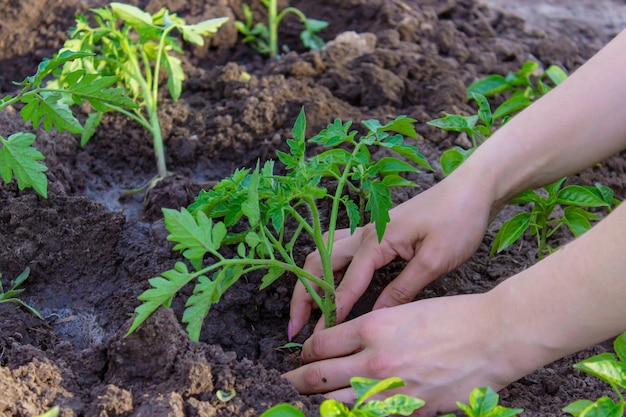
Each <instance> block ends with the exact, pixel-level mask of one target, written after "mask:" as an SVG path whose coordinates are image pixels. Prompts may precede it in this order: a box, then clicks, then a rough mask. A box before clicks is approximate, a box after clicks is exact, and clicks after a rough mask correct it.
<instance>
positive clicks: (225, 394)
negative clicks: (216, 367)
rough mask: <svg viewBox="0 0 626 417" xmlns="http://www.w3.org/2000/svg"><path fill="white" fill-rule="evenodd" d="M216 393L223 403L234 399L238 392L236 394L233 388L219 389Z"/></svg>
mask: <svg viewBox="0 0 626 417" xmlns="http://www.w3.org/2000/svg"><path fill="white" fill-rule="evenodd" d="M215 395H217V399H218V400H220V401H221V402H223V403H226V402H228V401H230V400H232V399H233V398H235V395H236V394H235V390H234V389H231V390H230V391H224V390H221V389H218V390H217V392H216V393H215Z"/></svg>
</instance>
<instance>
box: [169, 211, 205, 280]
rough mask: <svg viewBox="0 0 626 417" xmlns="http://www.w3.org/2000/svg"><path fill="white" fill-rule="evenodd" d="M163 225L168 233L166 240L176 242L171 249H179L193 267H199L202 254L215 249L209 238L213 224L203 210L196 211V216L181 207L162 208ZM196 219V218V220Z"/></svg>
mask: <svg viewBox="0 0 626 417" xmlns="http://www.w3.org/2000/svg"><path fill="white" fill-rule="evenodd" d="M162 211H163V217H164V219H165V226H166V227H167V230H168V231H169V232H170V234H169V235H168V236H167V240H169V241H172V242H177V244H176V245H175V246H174V248H173V250H178V251H181V252H182V254H183V256H184V257H185V258H187V259H189V260H190V261H191V262H192V263H193V264H194V267H196V268H199V265H201V263H202V259H203V258H204V255H205V254H206V253H207V252H209V251H216V250H217V249H216V248H214V246H213V242H212V240H211V238H212V236H211V234H212V228H213V224H212V221H211V219H209V218H208V217H207V216H206V214H204V212H201V211H199V212H197V213H196V218H194V216H193V215H192V214H191V213H189V211H187V209H186V208H182V209H181V210H180V211H177V210H173V209H168V208H164V209H162ZM196 219H197V220H196Z"/></svg>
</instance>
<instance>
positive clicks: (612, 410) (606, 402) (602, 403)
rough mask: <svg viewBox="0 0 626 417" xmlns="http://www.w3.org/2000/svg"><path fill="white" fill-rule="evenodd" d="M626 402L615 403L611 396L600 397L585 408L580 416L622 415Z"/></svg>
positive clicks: (613, 416) (618, 416) (616, 416)
mask: <svg viewBox="0 0 626 417" xmlns="http://www.w3.org/2000/svg"><path fill="white" fill-rule="evenodd" d="M625 406H626V403H624V402H619V403H617V404H616V403H615V401H613V400H612V399H611V398H608V397H600V398H598V400H597V401H596V402H595V403H593V404H591V405H589V406H588V407H587V408H585V409H584V410H583V411H582V412H581V413H580V414H579V416H580V417H622V416H623V415H624V407H625Z"/></svg>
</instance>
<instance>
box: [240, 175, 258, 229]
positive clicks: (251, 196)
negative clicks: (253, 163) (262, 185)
mask: <svg viewBox="0 0 626 417" xmlns="http://www.w3.org/2000/svg"><path fill="white" fill-rule="evenodd" d="M247 191H248V198H247V199H246V201H245V202H244V203H243V204H242V205H241V211H242V213H243V215H244V216H246V217H247V218H248V222H249V223H250V227H251V228H255V227H256V226H257V225H258V224H259V221H260V220H261V209H260V207H259V165H258V164H257V167H256V169H255V170H254V171H253V172H252V174H251V175H250V182H249V184H248V190H247Z"/></svg>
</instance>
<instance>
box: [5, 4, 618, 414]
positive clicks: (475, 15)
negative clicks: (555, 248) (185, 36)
mask: <svg viewBox="0 0 626 417" xmlns="http://www.w3.org/2000/svg"><path fill="white" fill-rule="evenodd" d="M130 3H133V4H136V5H139V6H141V7H143V8H144V9H146V10H147V11H150V12H155V11H156V10H158V9H159V8H160V7H163V6H165V7H168V8H169V9H170V10H172V11H175V12H177V13H178V14H179V15H181V16H182V17H184V18H186V19H188V20H189V21H192V22H195V21H199V20H202V19H207V18H210V17H217V16H228V17H230V18H231V19H230V22H229V23H228V24H227V25H226V26H224V27H223V28H222V29H221V30H220V31H219V32H218V33H217V34H216V35H215V36H214V37H212V38H211V42H210V43H209V44H208V45H207V46H206V47H204V48H189V50H188V54H187V55H186V58H184V66H185V70H186V72H187V75H188V79H187V81H186V83H185V85H184V92H183V95H182V98H181V99H180V100H179V101H178V102H176V103H173V102H172V101H171V100H169V99H168V98H167V97H163V98H162V101H161V103H162V104H161V107H160V113H161V116H162V125H163V136H164V138H166V148H167V163H168V168H169V169H170V171H171V172H172V176H171V177H168V178H167V179H166V180H165V181H162V182H160V183H159V184H158V185H157V186H156V187H155V188H154V189H152V190H151V191H150V192H148V193H147V194H146V195H145V196H137V197H133V198H127V199H122V200H120V199H119V198H118V197H119V195H120V194H121V192H122V191H123V190H124V189H128V188H132V187H136V186H139V185H140V184H142V183H144V182H145V181H147V180H149V179H150V178H151V177H152V176H154V174H155V170H156V167H155V162H154V156H153V153H152V145H151V142H150V138H149V136H148V133H147V132H146V131H145V130H144V129H143V128H141V127H140V126H138V125H136V124H134V123H133V122H131V121H129V120H128V119H126V118H124V117H123V116H121V115H119V114H107V115H106V116H105V119H104V121H103V124H102V126H101V127H100V129H99V130H98V132H97V133H96V135H95V137H94V138H93V139H92V140H91V142H89V144H88V145H87V146H85V147H84V148H81V147H80V145H79V138H77V137H75V136H74V135H71V134H59V133H56V132H54V131H52V132H49V133H48V132H45V131H43V129H37V130H36V131H35V133H36V134H37V142H36V145H37V147H38V148H39V149H40V150H41V151H42V152H43V154H44V155H45V156H46V160H45V163H46V165H47V166H48V167H49V171H48V172H47V176H48V179H49V181H50V184H49V188H50V189H49V198H48V199H43V198H41V197H39V196H38V195H36V194H35V193H34V192H33V191H32V190H25V191H20V190H18V188H17V185H16V184H15V183H14V182H11V183H9V184H5V183H3V182H0V240H1V241H2V246H1V247H0V271H1V272H2V274H3V276H4V278H3V279H4V281H3V283H4V284H6V283H7V282H8V280H9V279H13V278H15V277H16V276H17V275H18V274H19V273H20V272H21V271H22V270H23V269H24V268H25V267H29V268H30V269H31V275H30V277H29V278H28V280H27V281H26V283H25V286H24V288H26V291H25V292H24V293H23V294H22V295H21V297H22V299H23V300H24V301H26V302H28V303H29V304H30V305H32V306H34V307H36V308H37V309H38V310H39V311H40V312H41V313H42V315H43V316H44V317H45V319H46V321H45V322H41V321H39V320H38V319H36V318H34V317H33V316H32V315H31V314H29V313H28V312H27V311H26V310H24V309H22V308H19V307H18V306H17V305H16V304H13V303H3V304H0V392H2V395H0V415H2V416H6V417H11V416H35V415H37V414H39V413H42V412H44V411H46V410H47V409H48V408H49V407H51V406H53V405H60V406H61V409H62V412H61V415H62V416H63V417H70V416H88V417H94V416H101V417H105V416H106V417H114V416H115V417H122V416H137V417H139V416H158V417H160V416H168V417H170V416H171V417H175V416H176V417H178V416H204V417H209V416H212V417H214V416H258V415H259V414H260V413H261V412H262V411H264V410H265V409H267V408H268V407H269V406H271V405H273V404H276V403H279V402H290V403H293V404H296V405H298V406H299V407H300V408H302V409H303V410H304V411H305V412H306V414H307V416H315V415H317V406H318V404H319V403H320V401H321V396H309V397H306V396H299V395H298V394H297V392H295V390H294V389H293V388H292V387H291V385H290V384H289V383H288V382H287V381H286V380H283V379H281V377H280V374H281V373H282V372H284V371H286V370H288V369H291V368H292V367H295V366H298V363H299V358H298V355H297V354H296V353H293V352H284V351H279V350H276V349H275V347H276V346H280V345H282V344H283V343H285V342H286V327H287V320H288V303H289V297H290V294H291V287H292V285H293V279H290V278H287V279H286V280H284V281H281V282H280V283H278V284H275V285H273V286H271V287H270V288H269V289H267V290H264V291H259V290H258V286H259V281H260V276H255V275H250V276H247V277H246V279H245V280H242V281H240V282H239V283H237V284H236V285H235V286H234V287H233V288H231V289H230V290H229V291H228V292H227V293H226V295H225V297H224V299H223V300H222V301H221V302H220V303H219V304H218V305H217V306H216V307H214V308H213V309H212V310H211V312H210V314H209V317H208V318H207V320H206V324H205V327H204V329H203V331H202V334H201V340H200V342H199V343H195V342H191V341H190V340H189V339H188V337H187V336H186V334H185V332H184V330H182V327H181V326H180V324H179V322H180V315H181V311H182V307H183V299H182V298H179V299H177V300H175V302H174V305H173V308H172V310H166V309H161V310H159V311H158V313H157V314H155V315H154V316H153V317H152V318H151V319H149V321H148V322H146V324H145V325H144V326H142V327H141V328H140V329H139V330H138V331H137V332H136V333H134V334H133V335H131V336H130V337H128V338H123V335H124V333H125V331H126V329H127V328H128V326H129V320H130V319H131V316H132V314H133V310H134V308H135V307H136V306H137V304H138V300H137V296H138V295H139V294H140V293H141V292H142V291H143V290H145V289H146V288H147V287H148V282H147V280H148V279H149V278H151V277H153V276H156V275H158V274H159V273H161V272H162V271H164V270H167V269H170V268H171V267H172V265H173V263H174V262H175V261H176V260H178V259H179V256H178V254H176V253H174V252H172V251H171V247H172V245H171V243H170V242H167V241H166V239H165V238H166V235H167V231H166V230H165V227H164V224H163V220H162V215H161V208H162V207H170V208H180V207H184V206H186V205H188V204H189V203H190V202H192V201H193V198H194V196H195V195H196V194H197V193H198V191H199V190H200V189H202V188H206V187H208V186H210V184H211V182H212V181H215V180H218V179H220V178H222V177H224V176H226V175H229V174H230V173H231V172H232V171H233V170H234V169H235V168H237V167H240V166H250V165H251V164H253V163H255V161H256V160H257V159H258V158H261V159H266V158H273V157H275V151H276V150H277V149H285V142H284V139H286V138H288V137H289V135H290V129H291V127H292V125H293V122H294V121H295V118H296V116H297V113H298V112H299V110H300V108H301V106H305V108H306V113H307V119H308V127H309V129H308V133H309V134H313V133H316V132H317V131H319V129H320V128H322V127H325V125H326V124H327V123H329V122H331V121H332V120H333V119H334V118H336V117H339V118H341V119H343V120H354V121H355V122H358V121H360V120H364V119H368V118H377V119H380V120H383V121H384V120H389V119H390V118H392V117H395V116H396V115H400V114H406V115H409V116H411V117H414V118H416V119H418V120H420V121H421V123H419V124H418V130H419V133H420V134H421V135H422V137H423V138H422V140H421V142H420V149H421V151H422V152H423V153H424V154H425V155H426V156H427V157H428V159H429V161H430V162H431V163H432V164H434V165H436V161H437V160H438V156H439V155H440V153H441V152H442V151H443V150H445V149H447V148H449V147H450V146H451V145H452V144H453V143H455V141H456V140H457V138H456V136H455V135H447V134H445V133H444V132H442V131H436V130H434V129H432V128H429V127H428V126H427V125H426V124H425V123H424V122H426V121H428V120H431V119H433V118H436V117H439V116H440V115H441V114H442V111H448V112H451V113H454V112H460V111H471V107H470V105H469V104H468V103H466V100H465V86H466V85H467V84H469V83H470V82H472V81H473V80H475V79H476V78H477V77H480V76H483V75H487V74H492V73H502V74H504V73H506V72H507V71H510V70H515V69H518V68H519V67H520V65H521V64H522V63H523V62H524V61H526V60H529V59H535V60H537V61H539V62H540V63H541V64H542V65H544V66H547V65H549V64H559V65H561V66H563V67H564V68H566V69H567V70H568V71H573V70H575V69H576V68H577V67H578V66H580V65H581V64H582V63H583V62H585V60H586V59H588V58H589V57H590V56H591V55H592V54H593V53H594V52H595V51H597V50H598V49H599V48H600V47H601V46H602V45H603V44H604V43H605V42H606V41H607V40H609V39H610V38H611V37H612V36H613V35H614V34H615V33H616V31H617V30H618V29H617V26H619V25H618V24H615V16H616V13H617V12H616V11H622V12H623V6H620V5H619V2H617V1H615V2H613V1H610V0H605V1H603V2H601V3H603V4H605V6H606V7H605V11H606V12H605V14H604V15H602V16H604V17H605V18H606V19H607V20H606V21H603V20H602V18H599V19H593V20H592V19H589V20H580V19H578V20H573V19H569V18H567V16H566V17H564V18H560V17H559V16H557V17H556V18H555V17H553V16H552V17H549V18H545V19H544V20H545V22H544V24H541V25H536V24H535V25H533V24H531V25H527V24H526V22H525V20H524V19H523V18H521V17H517V16H515V15H511V14H507V13H504V12H502V11H500V10H499V9H496V8H493V7H492V6H491V5H486V4H482V3H478V2H476V1H474V0H446V1H440V0H421V1H415V0H406V1H401V0H349V1H343V2H337V1H327V0H318V1H303V0H298V1H292V2H291V3H290V4H291V5H293V6H296V7H298V8H300V9H301V10H303V11H304V12H305V13H306V14H307V15H308V16H311V17H316V18H319V19H325V20H328V21H329V22H330V26H329V28H328V29H327V30H326V31H324V32H323V37H324V38H325V40H326V41H327V42H328V45H327V46H326V47H325V48H324V49H323V50H322V51H319V52H307V51H305V50H302V49H301V47H300V46H299V43H298V33H299V30H300V27H299V24H298V22H297V21H296V20H287V22H286V24H285V25H284V26H283V27H282V31H281V36H282V40H283V41H284V43H285V44H287V45H288V46H289V48H290V49H291V51H292V52H289V53H285V54H284V55H283V57H282V59H280V60H277V61H272V60H269V59H265V58H262V57H260V56H258V55H257V54H256V52H255V51H253V50H251V49H250V48H249V47H247V46H244V45H242V44H241V43H240V42H239V38H238V35H237V32H236V30H235V28H234V25H233V20H234V19H235V18H241V17H242V16H241V5H242V1H241V0H214V1H211V2H205V1H200V0H192V1H182V0H167V1H165V0H161V1H157V0H153V1H132V2H130ZM253 3H256V2H253ZM280 3H281V6H285V5H286V4H287V1H286V0H285V1H281V2H280ZM490 3H494V2H490ZM505 3H506V2H503V3H502V4H504V5H505ZM516 3H520V2H516ZM531 3H536V2H531ZM545 3H546V4H548V3H549V4H550V5H551V6H552V7H554V8H557V9H558V8H559V7H560V6H561V3H568V2H560V1H557V2H552V1H549V2H548V1H546V2H545ZM569 3H571V2H569ZM569 3H568V4H569ZM577 3H580V7H581V8H584V7H585V4H587V5H590V4H595V3H596V2H577ZM103 4H105V3H104V2H103V1H100V0H98V1H97V0H91V1H88V0H68V1H63V2H45V1H43V0H22V1H10V0H0V16H2V20H1V21H0V93H3V94H4V93H9V92H12V91H14V86H13V85H12V84H11V82H12V81H14V80H15V81H20V80H22V79H23V78H24V77H26V76H28V75H31V74H33V73H34V72H35V70H36V66H37V64H38V63H39V61H40V60H41V59H42V58H44V57H48V56H50V55H51V54H52V53H54V52H55V51H56V50H57V49H58V48H59V47H60V46H61V44H62V42H63V40H64V39H65V38H66V33H67V30H68V29H69V28H70V27H71V26H72V25H73V22H74V21H73V16H74V14H75V13H76V12H85V11H86V10H87V9H88V7H93V6H98V5H103ZM504 7H506V6H504ZM253 9H254V10H255V11H256V13H257V15H259V13H260V10H261V8H260V7H258V6H256V7H253ZM537 10H538V12H537V13H539V12H540V9H537ZM593 10H594V13H593V14H590V15H589V16H590V17H592V16H593V17H597V13H595V12H598V9H597V7H596V8H594V9H593ZM527 11H528V10H527ZM579 11H580V10H579ZM583 12H584V10H583ZM576 16H580V14H577V15H576ZM622 16H623V15H622ZM607 22H609V23H607ZM620 22H623V21H620ZM531 23H537V22H536V21H535V22H531ZM244 72H247V73H249V74H250V75H251V78H250V80H249V81H244V80H243V79H242V74H243V73H244ZM16 110H17V109H12V110H10V111H4V112H2V113H0V135H2V136H4V137H6V136H8V135H9V134H11V133H14V132H16V131H32V130H33V129H32V127H31V126H29V125H25V124H24V123H23V122H22V121H21V118H20V116H19V114H18V113H17V111H16ZM625 169H626V164H625V163H624V160H623V156H616V157H613V158H611V159H609V160H608V161H606V162H605V163H603V164H602V165H598V166H596V167H594V168H593V169H589V170H587V171H585V172H584V173H582V174H581V175H579V176H576V177H573V178H571V179H570V181H571V182H578V183H586V184H593V183H594V182H596V181H599V182H602V183H603V184H605V185H607V186H609V187H611V188H612V189H613V190H614V191H615V193H616V196H617V197H618V198H620V199H623V198H624V197H625V196H626V190H625V189H624V184H625V178H626V173H625ZM439 179H441V174H439V173H435V174H427V173H424V174H420V175H419V176H418V177H417V180H418V183H419V185H420V187H418V188H417V189H414V190H408V191H407V190H404V191H402V192H401V193H400V192H398V193H397V194H396V195H394V198H395V200H396V201H401V200H404V199H406V198H409V197H410V196H411V195H414V194H415V193H418V192H420V190H423V189H425V188H428V187H430V186H432V185H433V184H434V183H435V182H436V181H438V180H439ZM505 214H506V213H505ZM501 220H502V219H499V221H501ZM497 223H498V222H496V224H494V226H493V228H492V229H491V230H490V231H489V233H488V234H487V236H486V237H485V241H484V243H483V245H482V246H481V247H480V249H479V251H478V252H477V253H476V255H475V256H474V257H473V258H472V259H470V261H468V262H467V263H466V264H465V265H463V266H462V267H460V268H459V269H458V270H456V271H454V272H452V273H450V274H448V275H446V276H444V277H442V278H441V279H440V280H438V281H437V282H436V283H434V284H432V285H431V286H430V287H428V288H427V289H426V290H425V291H424V292H423V294H422V295H421V296H422V297H434V296H442V295H451V294H461V293H476V292H482V291H486V290H488V289H490V288H492V287H493V286H494V285H496V284H497V283H498V282H500V281H502V280H504V279H506V278H507V277H509V276H511V275H513V274H515V273H516V272H517V271H519V270H521V269H523V268H526V267H527V266H528V265H530V264H532V263H533V262H535V258H536V252H535V250H534V249H533V246H532V242H530V241H528V242H523V243H522V244H519V245H517V246H516V247H514V248H512V249H511V250H508V251H506V252H505V253H503V254H501V255H499V256H496V257H489V256H488V253H489V245H490V243H491V240H492V238H493V234H494V230H495V227H497ZM562 238H563V239H568V238H569V236H566V235H563V236H562ZM309 250H310V248H308V247H302V248H300V255H301V256H302V259H304V257H305V255H306V254H307V253H308V252H309ZM401 268H402V264H401V263H394V264H392V265H390V266H389V267H387V268H384V269H383V270H381V271H379V273H378V274H377V276H376V281H375V283H374V284H373V288H372V289H371V291H370V293H369V294H370V297H369V298H371V300H367V299H366V300H363V303H362V304H361V305H359V306H358V310H359V311H361V312H363V311H366V310H367V308H368V306H369V304H368V303H370V302H371V301H372V300H373V297H374V296H375V294H376V292H377V291H378V289H379V288H380V287H381V285H384V284H385V283H386V282H388V281H389V280H391V279H392V278H393V277H394V276H395V275H396V274H397V273H398V271H399V270H400V269H401ZM190 290H191V289H185V293H186V294H187V295H188V294H189V292H190ZM355 314H358V312H357V313H355ZM308 331H310V329H308ZM301 337H304V335H303V336H301ZM300 340H302V339H300ZM610 347H611V345H610V343H605V344H603V345H599V346H596V347H593V348H591V349H589V350H586V351H584V352H581V353H579V354H577V355H574V356H572V357H568V358H565V359H563V360H560V361H557V362H555V363H553V364H551V365H549V366H546V367H545V368H543V369H540V370H538V371H536V372H534V373H533V374H531V375H529V376H527V377H525V378H523V379H522V380H520V381H518V382H516V383H513V384H511V385H510V386H509V387H507V388H505V389H503V390H502V391H501V402H502V403H503V404H504V405H506V406H509V407H522V408H525V409H526V411H525V413H524V414H523V415H526V416H535V415H542V416H548V415H563V413H562V412H561V411H560V410H561V408H562V407H563V406H565V405H567V404H569V403H570V402H572V401H573V400H576V399H579V398H583V397H585V398H592V399H595V398H597V397H599V396H601V395H610V393H611V389H610V387H608V386H606V385H605V384H603V383H600V382H598V381H596V380H594V379H592V378H590V377H586V376H584V375H582V374H581V373H579V372H578V371H575V370H573V368H572V365H573V364H574V363H575V362H576V361H579V360H581V359H582V358H585V357H588V356H590V355H593V354H596V353H599V352H604V351H606V350H607V349H610ZM218 390H224V391H230V390H234V391H235V393H236V395H235V397H234V398H233V399H231V400H230V401H227V402H225V401H221V400H219V399H218V397H217V392H218Z"/></svg>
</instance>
